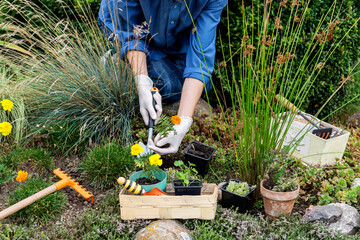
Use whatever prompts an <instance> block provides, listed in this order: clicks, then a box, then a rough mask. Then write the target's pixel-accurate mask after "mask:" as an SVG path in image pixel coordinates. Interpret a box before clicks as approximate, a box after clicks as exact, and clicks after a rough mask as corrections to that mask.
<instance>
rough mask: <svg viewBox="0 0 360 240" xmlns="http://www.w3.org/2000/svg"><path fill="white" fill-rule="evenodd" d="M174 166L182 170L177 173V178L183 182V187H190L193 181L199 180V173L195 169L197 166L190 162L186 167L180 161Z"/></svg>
mask: <svg viewBox="0 0 360 240" xmlns="http://www.w3.org/2000/svg"><path fill="white" fill-rule="evenodd" d="M174 166H176V167H179V168H180V171H176V177H177V178H178V179H179V180H181V183H182V185H183V186H186V187H187V186H189V184H190V181H191V180H199V178H198V177H197V176H196V174H198V171H197V170H196V169H195V168H194V167H195V164H193V163H190V162H189V164H188V165H185V164H184V162H183V161H181V160H178V161H175V162H174Z"/></svg>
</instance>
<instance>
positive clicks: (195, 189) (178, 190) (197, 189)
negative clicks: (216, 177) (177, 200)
mask: <svg viewBox="0 0 360 240" xmlns="http://www.w3.org/2000/svg"><path fill="white" fill-rule="evenodd" d="M172 186H173V188H174V189H175V195H176V196H181V195H200V194H201V188H202V187H203V184H202V182H201V181H199V180H190V183H189V186H187V187H186V186H183V185H182V183H181V180H173V181H172Z"/></svg>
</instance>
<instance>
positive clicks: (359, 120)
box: [347, 112, 360, 128]
mask: <svg viewBox="0 0 360 240" xmlns="http://www.w3.org/2000/svg"><path fill="white" fill-rule="evenodd" d="M347 123H348V124H349V125H350V126H351V127H354V128H356V127H360V112H357V113H354V114H353V115H351V116H350V117H349V118H348V119H347Z"/></svg>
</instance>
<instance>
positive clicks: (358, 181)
mask: <svg viewBox="0 0 360 240" xmlns="http://www.w3.org/2000/svg"><path fill="white" fill-rule="evenodd" d="M357 186H360V178H355V179H354V182H353V183H352V187H353V188H354V187H357Z"/></svg>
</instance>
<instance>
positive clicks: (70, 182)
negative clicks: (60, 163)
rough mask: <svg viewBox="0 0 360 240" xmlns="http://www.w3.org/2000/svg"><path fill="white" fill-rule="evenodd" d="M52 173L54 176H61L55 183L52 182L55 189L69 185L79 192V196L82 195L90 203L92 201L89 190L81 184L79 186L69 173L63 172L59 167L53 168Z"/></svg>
mask: <svg viewBox="0 0 360 240" xmlns="http://www.w3.org/2000/svg"><path fill="white" fill-rule="evenodd" d="M54 173H55V175H56V176H58V177H59V178H61V180H60V181H59V182H57V183H54V185H55V186H56V188H57V190H59V189H61V188H63V187H66V186H69V187H72V188H73V189H74V190H75V191H77V192H78V193H80V195H81V196H83V197H84V198H85V199H87V200H88V201H89V202H91V204H93V203H94V195H92V194H91V193H90V192H89V191H87V190H86V188H84V187H83V186H81V185H80V184H79V183H78V182H76V181H75V180H74V179H72V178H71V177H70V176H69V175H67V174H66V173H65V172H63V171H61V170H60V168H58V169H55V170H54Z"/></svg>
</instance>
